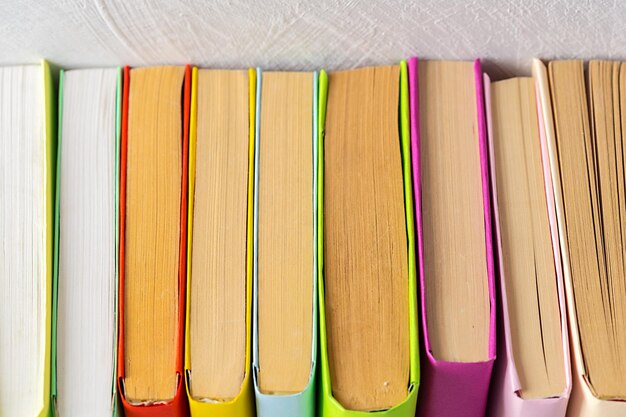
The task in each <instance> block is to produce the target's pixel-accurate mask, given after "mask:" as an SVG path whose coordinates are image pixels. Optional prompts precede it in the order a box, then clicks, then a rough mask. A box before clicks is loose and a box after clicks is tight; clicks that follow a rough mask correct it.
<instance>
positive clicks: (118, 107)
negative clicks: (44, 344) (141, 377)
mask: <svg viewBox="0 0 626 417" xmlns="http://www.w3.org/2000/svg"><path fill="white" fill-rule="evenodd" d="M64 80H65V71H64V70H61V71H60V73H59V87H58V88H59V89H58V91H59V94H58V95H59V101H58V131H57V132H58V140H57V150H56V155H55V162H56V167H55V173H56V174H55V175H56V179H55V198H54V200H55V202H54V258H53V265H54V276H53V294H52V338H51V349H52V364H51V377H50V395H51V401H52V408H53V412H54V414H55V415H58V412H57V410H56V397H57V393H58V392H57V359H56V358H57V320H58V301H59V289H58V283H59V237H60V202H61V195H60V192H61V187H60V181H61V164H60V160H61V143H62V140H63V137H62V135H61V130H62V126H61V123H62V120H63V91H64V90H63V84H64ZM116 90H117V91H116V101H115V182H116V186H115V207H119V165H120V161H119V150H120V136H121V117H122V69H121V68H120V67H118V68H117V86H116ZM118 219H119V212H118V211H117V210H116V211H115V248H116V251H115V254H116V255H115V265H116V271H115V288H117V287H118V282H117V280H118V273H119V271H118V267H119V263H118V255H119V253H118V250H119V246H118V244H119V229H118ZM117 297H118V294H117V293H115V320H116V324H117V322H118V320H119V317H118V314H117ZM113 344H114V346H117V326H116V331H115V335H114V338H113ZM113 360H114V363H113V369H114V372H115V369H116V364H117V355H115V357H114V359H113ZM115 379H116V378H115V374H114V375H111V404H112V414H111V415H112V417H116V416H117V415H118V414H119V412H120V404H119V402H118V397H117V384H116V382H115Z"/></svg>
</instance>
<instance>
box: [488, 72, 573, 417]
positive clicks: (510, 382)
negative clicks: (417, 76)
mask: <svg viewBox="0 0 626 417" xmlns="http://www.w3.org/2000/svg"><path fill="white" fill-rule="evenodd" d="M484 85H485V108H486V113H487V132H488V140H489V158H490V162H491V164H490V172H491V187H492V188H491V191H492V196H493V201H494V226H495V237H496V241H495V245H496V249H497V252H496V253H497V256H498V265H502V264H503V263H502V248H501V241H500V239H501V237H500V236H501V235H500V223H499V213H498V208H497V205H496V204H495V202H496V201H497V184H496V175H495V163H494V144H493V137H492V127H491V126H492V125H491V80H490V79H489V76H488V75H487V74H484ZM537 111H538V115H539V116H541V103H540V102H539V101H538V102H537ZM538 120H539V135H540V140H541V150H542V163H543V168H544V180H545V186H546V197H547V203H548V216H549V220H550V231H551V234H552V244H553V252H554V262H555V265H556V276H557V291H558V298H559V311H560V313H561V318H562V320H561V339H562V342H563V352H564V369H565V374H566V377H565V383H566V384H565V385H566V387H565V390H564V391H563V392H562V393H561V395H560V396H559V397H554V398H543V399H532V400H525V399H523V398H522V397H521V396H520V395H519V394H518V392H519V390H520V388H521V385H520V382H519V378H518V374H517V369H516V365H515V361H514V358H513V347H512V341H511V329H510V323H509V313H508V301H507V297H506V287H505V285H506V282H505V279H504V275H503V272H502V270H499V271H498V279H499V285H500V287H499V288H500V291H499V298H498V301H499V304H498V314H499V320H498V331H499V332H500V343H499V344H498V357H497V359H496V366H495V370H494V378H493V381H492V387H491V394H490V400H489V411H488V413H487V415H489V416H494V417H496V416H511V417H515V416H519V417H522V416H527V417H542V416H545V417H563V416H565V411H566V409H567V401H568V399H569V393H570V391H571V369H570V360H569V345H568V336H567V320H566V319H565V317H566V316H565V294H564V289H563V274H562V270H561V267H560V265H561V256H560V249H559V242H558V235H557V230H556V227H557V226H556V212H555V208H554V198H553V194H552V183H551V175H550V171H549V161H548V155H547V147H546V141H545V134H544V126H543V122H542V118H541V117H539V118H538Z"/></svg>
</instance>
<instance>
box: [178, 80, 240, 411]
mask: <svg viewBox="0 0 626 417" xmlns="http://www.w3.org/2000/svg"><path fill="white" fill-rule="evenodd" d="M197 111H198V113H197V123H198V125H197V126H198V127H197V139H196V161H195V162H196V170H195V195H194V196H193V198H194V210H193V235H192V236H193V237H192V239H193V244H192V258H191V274H190V279H191V283H190V291H191V294H190V298H189V299H190V303H191V305H190V317H189V321H190V330H189V331H190V334H189V341H190V351H191V378H190V381H191V384H190V387H191V394H192V396H193V397H194V398H199V399H211V400H215V401H227V400H230V399H233V398H235V397H236V396H237V394H238V393H239V392H240V391H241V383H242V381H243V379H244V376H245V368H246V363H245V360H246V356H245V355H246V233H247V211H248V209H247V201H248V147H249V143H250V137H249V135H250V134H249V121H248V73H247V71H222V70H199V71H198V110H197Z"/></svg>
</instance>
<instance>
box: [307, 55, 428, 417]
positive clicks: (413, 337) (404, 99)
mask: <svg viewBox="0 0 626 417" xmlns="http://www.w3.org/2000/svg"><path fill="white" fill-rule="evenodd" d="M399 81H400V97H399V99H400V108H399V110H400V115H399V116H400V117H399V128H400V141H401V150H402V168H403V173H404V196H405V201H404V202H405V213H406V225H407V242H408V246H407V251H408V262H409V268H408V272H409V275H408V279H409V294H407V296H408V297H409V312H410V317H409V325H410V329H409V331H410V335H409V341H410V355H411V362H410V372H409V381H408V392H407V397H406V398H405V400H404V401H403V402H401V403H400V404H398V405H396V406H395V407H393V408H390V409H389V410H384V411H375V412H363V411H352V410H346V409H345V408H343V406H342V405H341V404H339V402H338V401H337V400H336V399H335V398H334V397H333V394H332V387H331V380H330V370H329V363H328V350H327V349H328V347H327V342H326V315H325V310H324V307H325V306H324V273H323V271H324V126H325V122H326V99H327V94H328V76H327V74H326V72H325V71H323V70H322V71H321V72H320V76H319V86H318V93H319V99H318V106H319V110H318V123H319V125H318V130H317V133H318V155H319V157H318V192H317V199H318V203H317V207H318V215H317V218H318V232H317V238H318V240H317V242H318V253H317V259H318V262H319V264H318V269H317V270H318V277H319V281H318V291H319V311H320V330H319V331H320V353H321V365H320V367H321V388H320V392H319V395H318V397H319V400H318V407H319V415H320V416H323V417H365V416H374V415H375V416H384V417H409V416H410V417H413V416H414V415H415V406H416V401H417V392H418V389H419V384H420V363H419V350H418V349H419V348H418V331H417V282H416V278H415V236H414V221H413V202H412V200H411V196H412V195H413V186H412V181H411V158H410V154H411V149H410V142H409V141H410V137H409V136H410V127H409V91H408V88H409V84H408V74H407V64H406V62H404V61H402V62H401V63H400V80H399ZM421 395H422V394H421V393H420V398H421ZM433 415H434V414H433Z"/></svg>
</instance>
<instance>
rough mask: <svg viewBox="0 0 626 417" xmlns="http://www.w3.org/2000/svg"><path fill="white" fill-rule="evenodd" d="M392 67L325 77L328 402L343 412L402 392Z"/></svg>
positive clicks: (403, 307) (402, 235)
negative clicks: (334, 402)
mask: <svg viewBox="0 0 626 417" xmlns="http://www.w3.org/2000/svg"><path fill="white" fill-rule="evenodd" d="M399 80H400V71H399V67H398V66H388V67H372V68H362V69H358V70H352V71H337V72H332V73H330V75H329V91H328V107H327V114H326V126H325V138H324V163H325V166H324V170H325V172H324V285H325V288H324V290H325V294H324V295H325V308H326V329H327V342H328V359H329V368H330V379H331V386H332V391H333V396H334V398H336V399H337V400H338V401H339V403H340V404H341V405H342V406H344V407H345V408H347V409H350V410H359V411H374V410H382V409H388V408H390V407H393V406H394V405H397V404H399V403H400V402H402V401H403V400H404V399H405V398H406V396H407V393H408V381H409V367H410V365H409V364H410V358H409V306H408V302H409V297H408V263H407V262H408V259H407V234H406V227H407V226H406V218H405V211H404V188H403V176H402V175H403V174H402V158H401V153H400V137H399V127H398V100H399V94H400V91H399V84H400V83H399Z"/></svg>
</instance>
